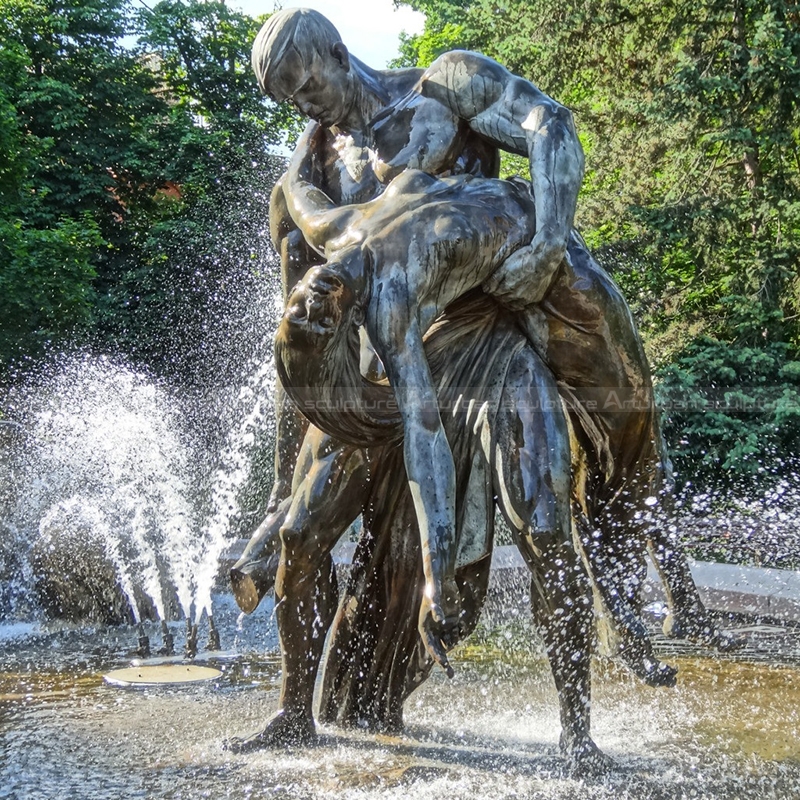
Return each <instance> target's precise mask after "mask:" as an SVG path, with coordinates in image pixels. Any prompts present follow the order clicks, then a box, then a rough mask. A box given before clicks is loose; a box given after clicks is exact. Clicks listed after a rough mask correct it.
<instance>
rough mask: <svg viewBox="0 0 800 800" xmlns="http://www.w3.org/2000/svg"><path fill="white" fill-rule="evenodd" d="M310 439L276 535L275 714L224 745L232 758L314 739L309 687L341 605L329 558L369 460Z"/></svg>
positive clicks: (360, 496)
mask: <svg viewBox="0 0 800 800" xmlns="http://www.w3.org/2000/svg"><path fill="white" fill-rule="evenodd" d="M312 434H313V436H314V437H315V438H314V442H315V445H316V449H315V458H314V460H313V463H312V466H311V468H310V470H309V472H308V473H307V475H306V477H305V479H304V480H303V481H302V482H301V483H300V484H299V485H297V486H296V487H295V491H294V492H293V495H292V505H291V509H290V511H289V513H288V515H287V517H286V520H285V522H284V524H283V526H282V527H281V531H280V538H281V557H280V564H279V567H278V572H277V577H276V580H275V601H276V608H275V610H276V617H277V620H278V635H279V637H280V643H281V656H282V659H283V680H282V683H281V695H280V701H279V709H278V712H277V713H276V714H275V715H274V716H273V717H272V719H271V720H270V721H269V722H268V723H267V726H266V728H265V729H264V730H263V731H261V732H260V733H258V734H256V735H255V736H251V737H250V738H248V739H235V740H232V741H230V742H229V743H228V747H229V749H231V750H233V751H234V752H237V753H242V752H248V751H251V750H256V749H260V748H263V747H275V746H286V745H293V744H308V743H309V742H311V741H313V739H314V737H315V735H316V734H315V731H314V718H313V711H312V701H313V695H314V682H315V680H316V676H317V671H318V669H319V664H320V659H321V658H322V650H323V647H324V644H325V636H326V634H327V631H328V628H329V627H330V625H331V623H332V621H333V617H334V615H335V612H336V605H337V601H338V591H337V585H336V573H335V571H334V567H333V560H332V559H331V556H330V552H331V550H332V549H333V546H334V544H336V542H337V540H338V539H339V537H340V536H341V535H342V533H343V532H344V531H345V529H346V528H347V526H348V525H350V524H351V523H352V522H353V520H354V519H355V518H356V517H357V516H358V515H359V513H360V512H361V509H362V505H363V502H364V501H365V499H366V495H367V491H366V488H367V459H366V455H365V453H364V452H363V451H362V450H359V449H356V448H352V447H338V446H337V445H336V444H335V443H334V442H333V441H332V440H331V439H330V438H329V437H327V436H325V435H324V434H322V433H321V432H319V431H315V430H314V431H310V433H309V435H312Z"/></svg>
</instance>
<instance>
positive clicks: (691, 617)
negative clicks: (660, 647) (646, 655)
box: [663, 611, 747, 653]
mask: <svg viewBox="0 0 800 800" xmlns="http://www.w3.org/2000/svg"><path fill="white" fill-rule="evenodd" d="M663 631H664V636H667V637H669V638H670V639H688V640H689V641H690V642H695V643H696V644H703V645H705V646H706V647H713V648H714V649H715V650H718V651H720V652H721V653H729V652H731V651H733V650H738V649H739V648H740V647H744V645H745V644H746V642H747V640H746V639H745V637H744V636H742V635H741V634H735V633H730V632H728V631H723V630H722V629H721V628H718V627H717V626H716V625H715V624H714V623H713V622H712V621H711V618H710V617H709V616H708V614H707V613H705V612H704V611H703V612H700V611H693V612H691V613H683V614H680V613H678V614H673V613H670V614H668V615H667V618H666V619H665V620H664V625H663Z"/></svg>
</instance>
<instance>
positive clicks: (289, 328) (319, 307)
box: [279, 267, 354, 352]
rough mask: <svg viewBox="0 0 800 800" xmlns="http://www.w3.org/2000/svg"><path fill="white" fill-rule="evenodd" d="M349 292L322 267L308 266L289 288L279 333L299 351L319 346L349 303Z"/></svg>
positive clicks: (328, 337) (331, 333)
mask: <svg viewBox="0 0 800 800" xmlns="http://www.w3.org/2000/svg"><path fill="white" fill-rule="evenodd" d="M353 300H354V298H353V293H352V291H351V290H350V289H349V287H347V286H346V285H345V284H344V283H343V282H342V281H341V279H339V278H338V277H337V276H336V275H335V274H334V273H332V272H331V271H330V270H328V269H326V268H324V267H314V268H313V269H310V270H309V271H308V272H307V273H306V275H305V276H304V277H303V279H302V280H301V281H300V282H299V283H298V284H297V285H296V286H295V287H294V289H292V292H291V294H290V295H289V298H288V300H287V301H286V311H285V312H284V314H283V320H282V321H281V325H280V328H279V335H280V336H282V337H284V339H285V340H286V343H287V344H289V345H291V346H292V347H295V348H297V349H299V350H303V351H316V352H319V351H321V350H323V349H324V348H325V347H326V346H327V344H328V343H329V341H330V340H331V339H332V338H333V337H334V335H335V334H336V332H337V331H338V329H339V324H340V322H341V321H342V318H343V317H344V315H345V312H346V311H348V310H349V309H350V308H351V307H352V305H353Z"/></svg>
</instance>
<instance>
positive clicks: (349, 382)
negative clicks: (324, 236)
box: [275, 265, 403, 447]
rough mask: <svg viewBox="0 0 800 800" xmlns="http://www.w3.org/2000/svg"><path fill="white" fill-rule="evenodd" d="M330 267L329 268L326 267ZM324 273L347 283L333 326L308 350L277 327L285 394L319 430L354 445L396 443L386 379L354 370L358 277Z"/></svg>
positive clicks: (394, 410)
mask: <svg viewBox="0 0 800 800" xmlns="http://www.w3.org/2000/svg"><path fill="white" fill-rule="evenodd" d="M332 267H333V268H332ZM326 271H327V272H329V273H332V274H334V275H336V277H337V278H338V279H339V280H340V281H341V282H342V283H343V284H346V285H348V286H349V287H350V288H351V291H350V292H349V293H348V295H349V302H342V301H343V296H340V300H339V302H342V305H341V306H340V308H341V311H342V316H341V319H340V320H339V324H338V325H337V326H336V328H334V329H332V330H331V331H330V336H329V337H328V338H327V340H323V341H321V342H319V343H318V347H317V348H316V349H315V350H314V351H310V350H308V349H305V348H304V349H303V350H302V352H300V351H297V350H295V349H294V348H293V347H292V346H291V345H290V344H289V342H288V341H287V340H286V338H285V337H284V335H283V326H279V327H278V333H277V335H276V337H275V368H276V371H277V373H278V377H279V378H280V380H281V383H282V384H283V387H284V389H285V390H286V393H287V394H288V395H289V397H291V398H292V400H294V402H295V404H296V405H297V407H298V408H299V409H300V411H301V413H302V414H303V415H304V416H305V417H306V418H307V419H308V420H309V421H310V422H311V423H312V424H314V425H316V426H317V427H318V428H320V430H323V431H325V433H328V434H330V435H331V436H333V437H335V438H336V439H338V440H339V441H341V442H346V443H347V444H351V445H355V446H357V447H371V446H375V445H383V444H397V443H398V442H400V441H401V440H402V438H403V427H402V419H401V417H400V411H399V409H398V407H397V401H396V400H395V397H394V393H393V392H392V389H391V388H390V387H389V385H388V384H377V383H373V382H372V381H368V380H367V379H366V378H364V377H363V376H362V375H361V371H360V369H359V362H360V355H361V343H360V340H359V335H358V322H357V320H356V317H357V315H358V316H360V315H361V312H357V309H356V304H355V302H354V301H355V298H357V297H358V296H359V293H360V292H363V287H362V286H361V282H360V281H353V280H352V279H351V278H350V277H349V276H348V275H347V274H346V273H345V272H344V271H339V270H336V269H335V265H328V266H327V267H324V268H322V270H320V275H322V274H323V273H324V272H326Z"/></svg>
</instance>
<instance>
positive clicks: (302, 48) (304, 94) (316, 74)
mask: <svg viewBox="0 0 800 800" xmlns="http://www.w3.org/2000/svg"><path fill="white" fill-rule="evenodd" d="M253 70H254V72H255V73H256V77H257V78H258V85H259V87H260V89H261V91H262V92H263V93H264V94H266V95H268V96H269V97H270V98H272V99H273V100H274V101H275V102H279V103H280V102H283V101H285V100H286V101H289V102H291V103H292V104H293V105H294V106H295V107H296V108H298V109H299V111H300V112H301V113H302V114H304V115H305V116H307V117H310V118H311V119H314V120H316V121H317V122H319V123H320V124H321V125H324V126H326V127H330V126H331V125H336V124H338V123H341V122H342V121H344V119H345V117H346V114H347V110H348V106H349V104H350V103H351V102H352V97H353V94H354V87H355V82H356V81H357V80H358V78H357V77H356V76H355V75H354V73H353V71H352V70H351V64H350V54H349V53H348V51H347V48H346V47H345V46H344V44H343V43H342V40H341V37H340V36H339V32H338V31H337V30H336V28H335V27H334V26H333V25H332V23H331V22H330V20H328V19H326V18H325V17H324V16H322V14H320V13H319V12H318V11H314V10H312V9H308V8H287V9H284V10H282V11H276V12H275V13H274V14H273V15H272V16H271V17H270V18H269V19H268V20H267V22H266V23H265V24H264V26H263V27H262V28H261V30H260V31H259V32H258V35H257V36H256V39H255V42H254V43H253Z"/></svg>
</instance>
